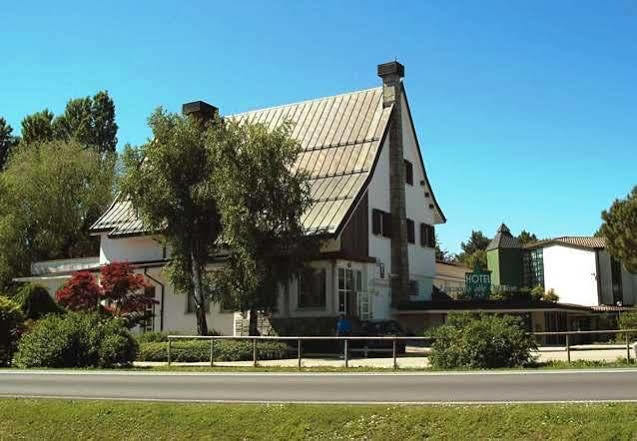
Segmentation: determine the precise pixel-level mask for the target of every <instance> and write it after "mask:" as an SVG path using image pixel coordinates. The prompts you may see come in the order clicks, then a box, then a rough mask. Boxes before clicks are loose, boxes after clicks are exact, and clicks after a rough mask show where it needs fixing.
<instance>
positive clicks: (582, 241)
mask: <svg viewBox="0 0 637 441" xmlns="http://www.w3.org/2000/svg"><path fill="white" fill-rule="evenodd" d="M549 245H565V246H571V247H576V248H586V249H591V250H601V249H604V248H606V240H605V239H604V238H603V237H595V236H561V237H555V238H553V239H545V240H540V241H538V242H533V243H529V244H527V245H525V248H542V247H546V246H549Z"/></svg>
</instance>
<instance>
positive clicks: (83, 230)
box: [0, 141, 114, 289]
mask: <svg viewBox="0 0 637 441" xmlns="http://www.w3.org/2000/svg"><path fill="white" fill-rule="evenodd" d="M113 161H114V158H113V157H111V156H107V157H104V158H102V157H101V155H99V154H97V153H96V152H95V151H93V150H84V149H83V146H82V145H80V144H78V143H77V142H75V141H71V142H63V141H52V142H48V143H42V144H35V145H32V146H29V147H24V146H22V147H18V148H17V150H16V152H15V153H14V154H12V155H11V158H10V159H9V163H8V165H7V167H6V169H5V171H4V172H3V173H0V289H2V288H3V287H6V286H7V285H8V284H9V282H10V281H11V279H12V278H13V277H17V276H21V275H28V274H29V270H30V265H31V262H34V261H38V260H47V259H58V258H70V257H80V256H87V255H95V254H96V253H97V252H98V250H99V242H98V240H97V239H96V238H94V237H91V236H90V234H89V228H90V226H91V225H92V224H93V222H94V221H95V220H96V219H97V218H98V217H99V215H100V214H101V213H102V211H103V209H104V208H105V207H107V206H108V204H109V203H110V202H111V200H112V186H113V179H114V170H113Z"/></svg>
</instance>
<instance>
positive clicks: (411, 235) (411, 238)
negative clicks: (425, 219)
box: [407, 219, 416, 243]
mask: <svg viewBox="0 0 637 441" xmlns="http://www.w3.org/2000/svg"><path fill="white" fill-rule="evenodd" d="M407 241H408V242H409V243H416V231H415V227H414V221H413V220H411V219H407Z"/></svg>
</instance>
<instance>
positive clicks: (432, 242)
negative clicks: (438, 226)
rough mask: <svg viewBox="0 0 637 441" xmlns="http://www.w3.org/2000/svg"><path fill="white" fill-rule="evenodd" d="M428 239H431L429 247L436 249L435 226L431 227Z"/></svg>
mask: <svg viewBox="0 0 637 441" xmlns="http://www.w3.org/2000/svg"><path fill="white" fill-rule="evenodd" d="M428 239H429V244H428V245H429V247H430V248H436V230H434V227H433V225H429V235H428Z"/></svg>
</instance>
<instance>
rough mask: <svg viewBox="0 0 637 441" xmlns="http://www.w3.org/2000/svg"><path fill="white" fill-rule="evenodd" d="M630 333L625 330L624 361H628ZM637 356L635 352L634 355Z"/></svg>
mask: <svg viewBox="0 0 637 441" xmlns="http://www.w3.org/2000/svg"><path fill="white" fill-rule="evenodd" d="M629 334H630V333H629V332H626V361H628V363H630V335H629ZM635 356H636V357H637V354H636V355H635Z"/></svg>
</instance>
